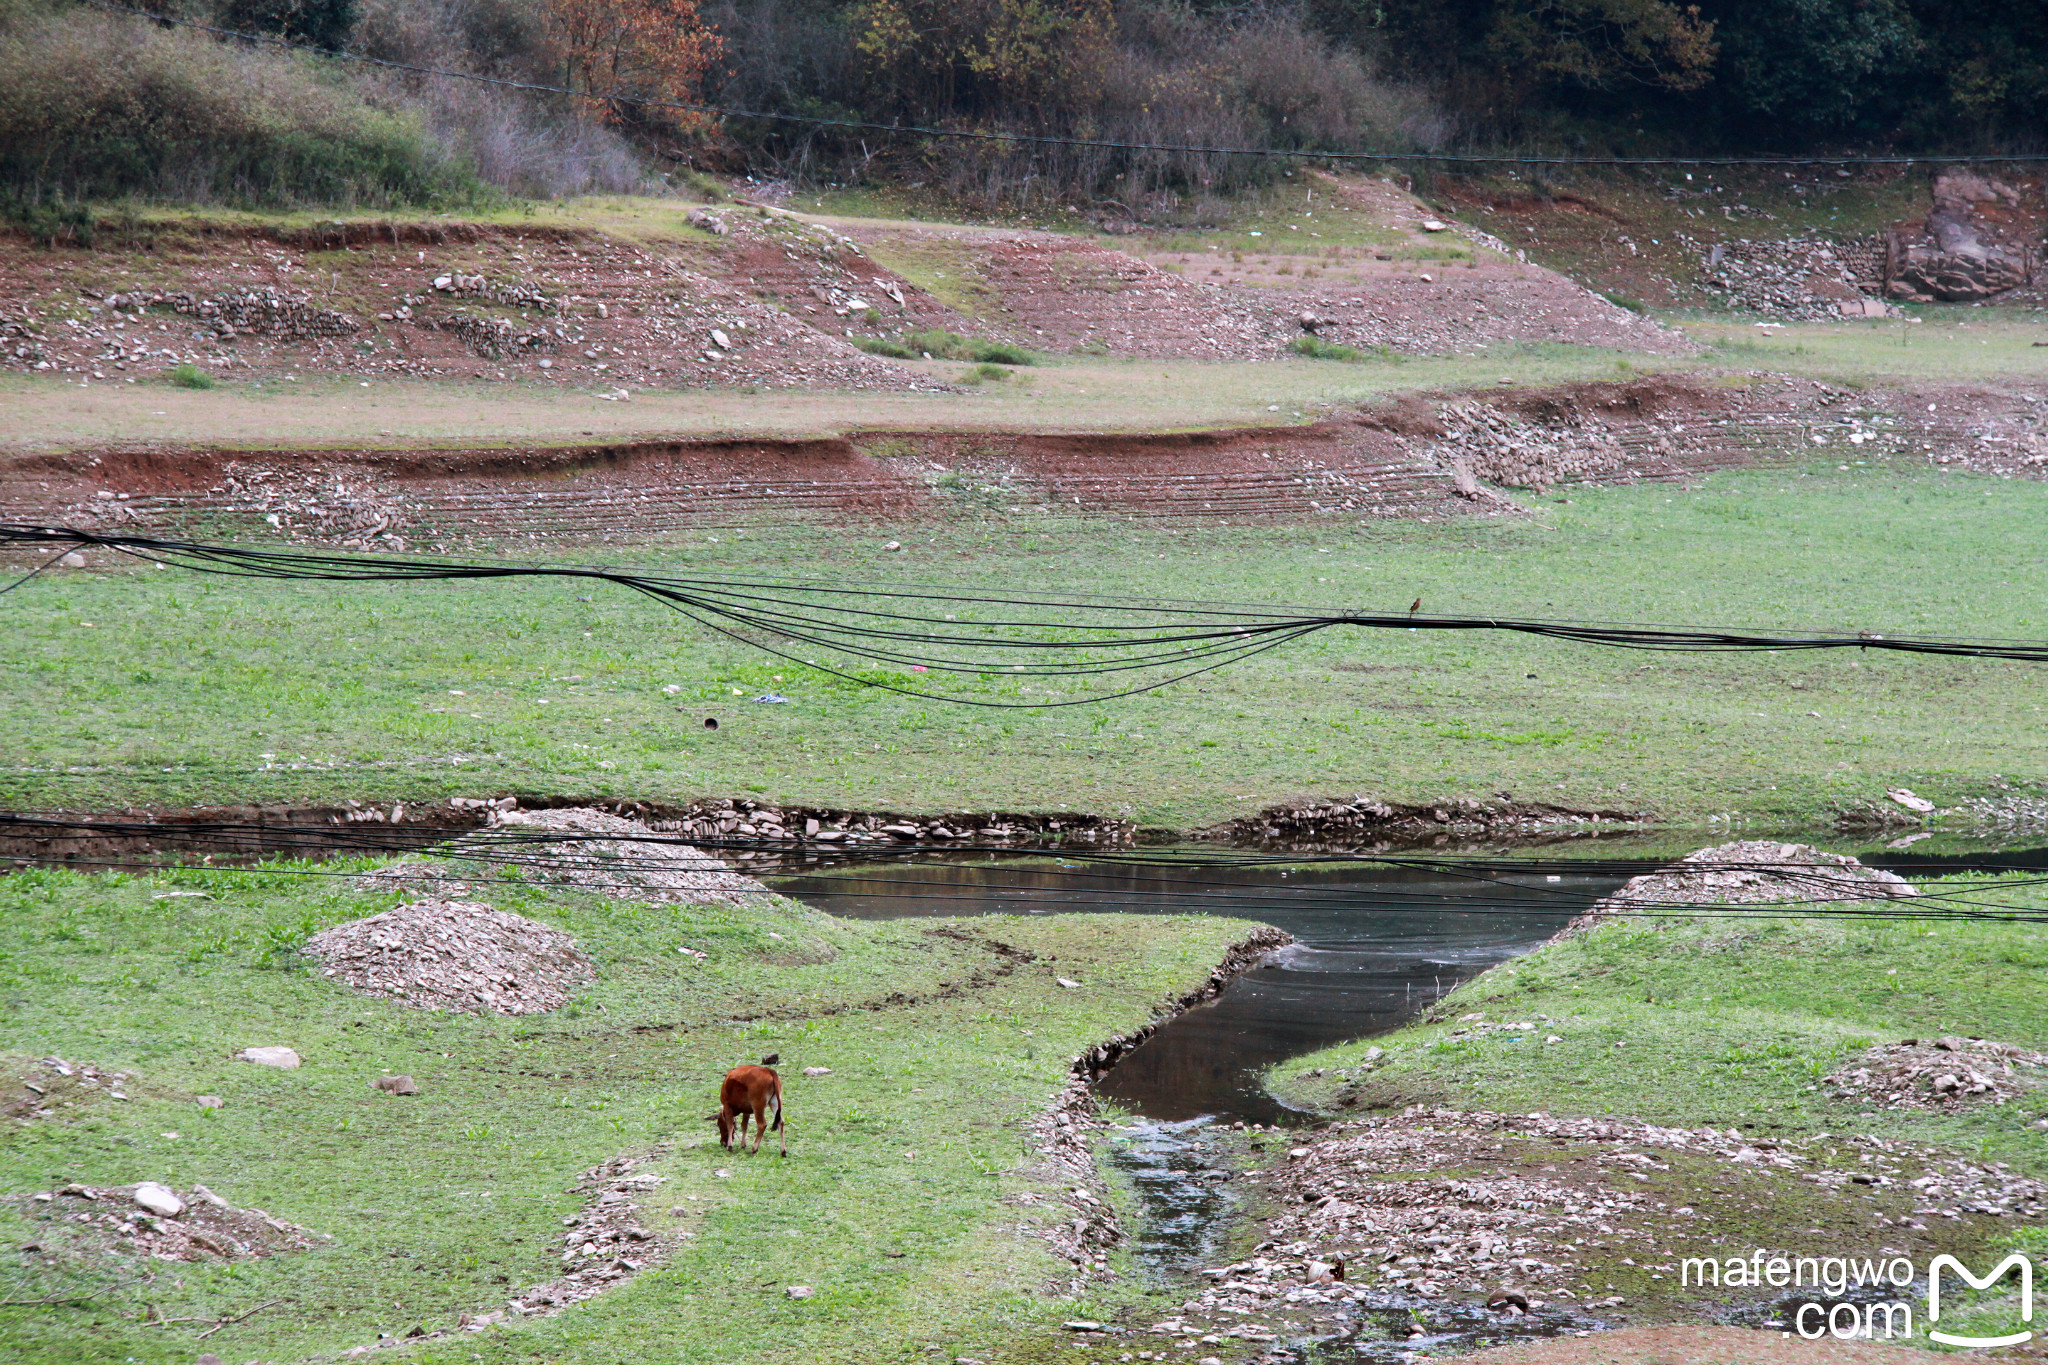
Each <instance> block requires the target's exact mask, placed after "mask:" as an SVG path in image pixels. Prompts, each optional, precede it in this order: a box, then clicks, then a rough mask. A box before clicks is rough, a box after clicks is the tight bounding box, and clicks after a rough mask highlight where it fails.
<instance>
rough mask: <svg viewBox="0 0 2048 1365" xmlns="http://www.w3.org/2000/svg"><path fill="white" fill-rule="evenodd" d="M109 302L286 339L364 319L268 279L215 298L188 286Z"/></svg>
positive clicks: (229, 331) (348, 328) (356, 326)
mask: <svg viewBox="0 0 2048 1365" xmlns="http://www.w3.org/2000/svg"><path fill="white" fill-rule="evenodd" d="M107 306H108V307H110V308H114V309H129V310H131V311H134V312H138V313H139V312H141V311H142V310H143V309H146V308H157V307H168V308H171V309H174V310H176V311H177V312H180V313H185V314H187V315H189V316H191V317H196V318H203V319H205V320H207V321H209V322H211V323H212V324H213V329H214V331H215V333H216V334H218V335H220V336H223V337H231V336H236V335H244V336H267V337H276V338H279V339H280V340H284V341H304V340H307V339H310V338H315V337H344V336H353V335H355V333H357V332H359V331H361V330H362V324H361V323H359V322H357V321H356V320H355V319H354V318H352V317H350V316H349V315H348V314H346V313H337V312H335V311H334V310H333V309H331V308H316V307H314V306H313V301H312V299H311V298H310V297H308V296H306V295H291V294H284V293H280V292H279V291H278V290H277V289H275V288H273V287H270V286H267V285H266V286H265V287H263V288H261V289H255V288H250V289H242V290H235V291H230V292H229V293H225V294H221V295H218V296H215V297H211V298H209V297H203V296H201V295H197V294H194V293H192V292H191V291H190V290H186V289H181V290H178V291H177V292H175V293H163V292H150V293H133V294H110V295H108V296H107Z"/></svg>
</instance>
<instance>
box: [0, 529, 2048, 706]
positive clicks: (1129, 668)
mask: <svg viewBox="0 0 2048 1365" xmlns="http://www.w3.org/2000/svg"><path fill="white" fill-rule="evenodd" d="M10 547H12V548H17V549H24V550H31V551H35V552H39V553H40V552H47V551H48V550H50V549H51V548H53V547H67V548H77V549H87V548H98V549H104V550H111V551H114V552H117V553H119V554H123V555H126V556H129V557H131V558H134V559H136V560H139V561H142V562H147V563H155V564H164V565H170V566H175V567H179V568H184V569H189V570H192V571H195V572H200V573H207V574H216V575H224V576H229V577H245V578H262V579H273V580H285V581H294V582H346V583H380V582H381V583H426V582H451V581H481V580H497V579H572V580H584V581H597V582H604V583H608V584H611V585H613V586H616V587H620V588H624V589H626V590H628V591H630V592H634V593H637V594H639V595H641V596H643V597H646V598H649V599H651V600H653V601H656V602H658V603H660V604H662V605H663V606H665V607H667V608H669V609H670V610H673V611H675V612H677V613H678V614H679V615H681V616H683V617H685V618H686V619H688V620H691V621H693V622H695V623H697V624H698V625H700V626H702V627H704V628H705V629H707V630H709V631H711V632H713V633H715V634H717V635H720V636H722V637H724V638H726V639H729V640H732V641H734V642H735V643H738V644H742V645H745V646H747V647H748V648H752V649H756V650H760V651H762V652H763V653H766V654H769V655H771V656H773V657H775V658H778V659H781V660H783V661H784V662H786V663H789V664H792V665H800V666H803V667H807V668H812V669H816V670H818V671H819V672H822V673H825V674H828V675H831V676H833V677H836V678H839V679H841V680H842V681H846V682H851V683H855V684H857V685H859V686H862V687H870V688H876V689H879V690H882V691H888V692H894V693H898V694H901V695H904V696H911V697H917V698H920V699H923V700H929V701H944V702H950V703H954V704H958V705H964V706H974V707H981V708H988V709H999V710H1040V709H1053V708H1059V707H1067V706H1084V705H1092V704H1097V703H1100V702H1105V701H1112V700H1117V699H1120V698H1124V697H1131V696H1136V695H1139V694H1142V693H1145V692H1151V691H1156V690H1158V689H1160V688H1163V687H1169V686H1172V685H1173V684H1175V683H1179V682H1184V681H1186V680H1188V679H1190V678H1194V677H1198V676H1200V675H1202V674H1204V673H1208V672H1211V671H1214V670H1216V669H1219V668H1223V667H1227V666H1229V665H1231V664H1234V663H1239V662H1242V661H1244V660H1246V659H1250V658H1253V657H1255V656H1257V655H1259V654H1262V653H1265V652H1266V651H1268V650H1272V649H1277V648H1279V647H1281V646H1283V645H1287V644H1291V643H1293V642H1295V641H1297V640H1300V639H1303V638H1305V637H1307V636H1309V635H1313V634H1316V633H1318V632H1321V631H1325V630H1331V629H1335V628H1338V627H1350V628H1356V629H1365V630H1386V631H1408V632H1416V631H1434V632H1445V631H1448V632H1454V633H1472V632H1502V633H1507V634H1515V635H1524V636H1531V637H1535V638H1540V639H1549V640H1557V641H1562V642H1566V643H1573V644H1585V645H1599V646H1605V647H1611V648H1618V649H1631V650H1650V651H1663V652H1682V653H1729V652H1759V651H1772V652H1783V651H1813V650H1840V649H1854V650H1860V651H1868V650H1877V651H1880V652H1888V653H1898V654H1909V655H1943V656H1951V657H1960V658H1973V659H2001V660H2011V661H2018V662H2027V663H2048V641H2039V640H2010V639H1991V638H1967V637H1966V638H1938V637H1921V636H1899V635H1891V634H1881V633H1876V632H1857V633H1853V634H1844V633H1820V632H1796V631H1789V630H1731V629H1724V628H1711V627H1693V626H1668V625H1651V624H1642V623H1631V622H1597V621H1569V620H1540V619H1526V618H1516V617H1506V616H1454V615H1438V614H1423V613H1421V612H1419V611H1411V612H1407V613H1402V612H1399V611H1391V612H1386V611H1380V612H1375V611H1312V610H1305V609H1302V608H1296V607H1286V606H1243V605H1226V604H1215V603H1198V602H1133V601H1128V600H1117V599H1113V598H1102V597H1089V596H1082V595H1071V596H1069V595H1054V594H1048V593H1021V592H993V593H992V592H975V591H969V590H966V589H947V588H941V587H934V586H914V587H913V586H902V585H898V586H886V585H859V584H848V583H846V582H844V581H843V580H833V581H829V582H827V581H822V580H820V581H804V580H770V579H763V578H746V577H737V576H724V577H721V576H715V575H697V576H691V577H681V576H676V575H672V574H656V573H645V572H637V571H632V570H628V569H623V568H618V567H612V566H602V565H575V564H535V563H519V562H485V563H475V562H462V561H457V560H448V559H435V558H427V557H406V558H401V557H394V556H385V555H341V554H333V553H327V552H321V551H312V550H303V549H296V548H287V549H276V548H262V547H253V546H243V545H226V544H208V543H202V542H196V541H186V540H174V539H165V538H160V537H155V536H145V535H141V534H131V533H126V532H115V531H93V530H88V529H84V528H80V527H66V526H41V525H31V524H23V523H0V550H4V549H6V548H10ZM52 562H54V559H52V560H46V561H45V563H44V564H43V565H41V566H39V567H38V568H36V569H34V570H31V571H30V573H29V574H28V575H27V576H26V577H27V578H32V577H34V576H35V575H36V574H37V573H41V572H44V571H46V570H47V568H48V567H49V564H50V563H52ZM21 581H26V578H24V579H23V580H21ZM13 586H14V587H19V586H20V582H17V583H16V584H14V585H13ZM9 590H10V591H11V590H12V589H11V588H10V589H9ZM946 607H953V608H955V609H956V610H954V611H946V610H944V608H946ZM818 651H830V652H833V653H836V654H838V655H840V656H844V657H845V658H846V659H847V660H850V661H851V662H849V663H848V664H847V665H846V666H835V665H834V664H831V663H826V662H822V661H820V660H819V659H817V658H812V657H807V654H809V653H813V652H818ZM857 665H864V666H884V667H890V668H896V669H909V670H913V671H917V672H925V673H935V674H941V675H953V676H955V677H971V678H974V679H976V680H977V681H979V682H981V683H983V684H987V683H989V682H991V681H993V680H994V679H996V678H1004V679H1009V680H1011V681H1016V680H1019V679H1062V680H1067V681H1076V680H1082V681H1085V680H1088V679H1093V678H1111V677H1114V676H1116V675H1124V674H1130V673H1134V672H1145V671H1148V670H1149V671H1150V672H1152V674H1153V676H1150V677H1147V678H1144V679H1142V680H1140V681H1136V682H1134V683H1132V684H1131V685H1129V686H1116V687H1114V690H1105V691H1101V692H1095V693H1091V694H1089V695H1085V696H1078V697H1073V696H1068V697H1056V696H1053V695H1051V694H1050V693H1048V695H1047V696H1046V697H1045V698H1044V699H1042V700H1018V701H1011V700H999V699H994V698H989V697H982V696H967V695H960V694H956V693H948V692H946V691H943V690H936V689H933V688H929V687H925V686H914V685H912V683H913V681H914V680H912V679H907V678H901V677H895V676H891V677H878V676H875V674H874V673H873V672H855V671H853V669H854V667H855V666H857Z"/></svg>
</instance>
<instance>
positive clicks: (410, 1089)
mask: <svg viewBox="0 0 2048 1365" xmlns="http://www.w3.org/2000/svg"><path fill="white" fill-rule="evenodd" d="M370 1088H371V1089H372V1090H382V1091H384V1092H385V1093H386V1094H390V1095H417V1094H419V1093H420V1083H419V1082H418V1081H416V1080H414V1079H413V1078H412V1077H410V1076H379V1077H378V1078H377V1079H376V1080H374V1081H371V1082H370Z"/></svg>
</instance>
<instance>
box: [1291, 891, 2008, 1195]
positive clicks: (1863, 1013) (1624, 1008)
mask: <svg viewBox="0 0 2048 1365" xmlns="http://www.w3.org/2000/svg"><path fill="white" fill-rule="evenodd" d="M1983 880H1984V879H1982V878H1974V879H1971V882H1972V884H1983ZM2002 883H2003V884H2002V885H1999V887H1998V894H1997V895H1996V896H1994V897H1991V899H1995V900H1998V901H2000V902H2002V903H2010V904H2012V905H2015V906H2018V907H2021V908H2023V909H2028V910H2031V911H2033V912H2034V913H2035V914H2041V913H2042V912H2044V911H2048V893H2044V891H2043V889H2042V888H2041V886H2039V885H2038V884H2036V883H2034V882H2033V881H2031V880H2029V879H2022V878H2019V877H2009V878H2005V879H2002ZM1938 884H1939V883H1934V884H1933V885H1938ZM2044 967H2048V923H2043V922H2039V921H2036V922H2034V923H2021V924H1995V923H1987V922H1945V923H1939V924H1924V923H1911V922H1899V923H1895V924H1894V923H1883V922H1872V923H1855V922H1852V921H1844V920H1807V921H1802V920H1796V919H1778V918H1764V917H1761V916H1754V917H1746V916H1744V915H1743V914H1742V913H1739V912H1738V913H1737V914H1736V915H1735V916H1733V917H1718V918H1708V917H1700V918H1695V919H1677V920H1644V919H1632V920H1620V921H1616V922H1615V923H1612V924H1608V925H1604V926H1602V927H1600V928H1598V929H1596V930H1593V931H1591V932H1588V933H1585V934H1582V935H1578V936H1576V937H1573V938H1570V939H1567V940H1565V941H1563V942H1560V943H1552V944H1549V945H1547V946H1545V947H1543V948H1540V949H1538V950H1537V951H1536V952H1534V953H1531V954H1529V955H1528V956H1526V957H1522V958H1519V959H1517V960H1515V961H1514V962H1510V963H1507V964H1504V965H1502V966H1499V967H1496V968H1494V969H1492V970H1491V971H1488V972H1486V973H1484V974H1482V975H1480V976H1478V977H1475V978H1474V979H1473V980H1471V981H1468V982H1466V983H1465V984H1464V985H1463V986H1461V987H1459V988H1458V989H1457V990H1456V991H1454V992H1453V993H1451V994H1450V995H1449V996H1447V997H1445V999H1444V1000H1443V1001H1442V1002H1441V1003H1440V1004H1439V1005H1438V1006H1437V1007H1436V1008H1435V1009H1434V1010H1432V1011H1431V1014H1432V1017H1433V1018H1436V1019H1440V1020H1444V1021H1446V1022H1443V1023H1421V1024H1417V1025H1415V1026H1413V1027H1410V1028H1406V1029H1403V1030H1401V1031H1400V1032H1398V1033H1396V1034H1393V1035H1391V1036H1387V1037H1382V1038H1378V1039H1374V1040H1372V1042H1373V1044H1376V1045H1378V1046H1380V1047H1383V1048H1385V1049H1386V1053H1387V1055H1386V1057H1385V1058H1384V1059H1383V1061H1382V1062H1381V1064H1380V1066H1379V1067H1378V1068H1376V1069H1375V1070H1373V1071H1372V1072H1371V1073H1370V1075H1369V1076H1366V1077H1363V1078H1362V1079H1360V1080H1359V1081H1358V1082H1357V1083H1356V1084H1353V1083H1351V1082H1339V1081H1336V1080H1335V1079H1334V1078H1332V1077H1329V1076H1325V1077H1324V1078H1322V1079H1321V1080H1320V1081H1311V1080H1309V1079H1307V1078H1306V1077H1305V1076H1304V1075H1303V1074H1302V1073H1304V1072H1306V1071H1307V1070H1309V1069H1312V1068H1315V1067H1322V1068H1326V1069H1328V1070H1345V1071H1347V1072H1348V1071H1350V1070H1351V1069H1352V1068H1353V1067H1354V1066H1355V1065H1356V1063H1357V1058H1358V1055H1359V1054H1360V1053H1362V1052H1363V1051H1364V1050H1365V1048H1366V1047H1367V1046H1368V1044H1367V1043H1364V1042H1360V1043H1356V1044H1346V1045H1345V1046H1343V1047H1340V1048H1335V1049H1331V1050H1329V1051H1325V1052H1321V1053H1317V1054H1314V1055H1312V1056H1307V1057H1302V1058H1298V1059H1296V1060H1294V1061H1291V1062H1288V1063H1286V1064H1285V1065H1284V1066H1283V1067H1282V1068H1281V1069H1280V1071H1279V1072H1278V1073H1277V1075H1276V1077H1275V1084H1276V1088H1277V1089H1278V1090H1279V1092H1280V1093H1282V1094H1284V1095H1287V1096H1288V1097H1289V1098H1292V1099H1296V1100H1305V1101H1310V1102H1315V1103H1318V1104H1320V1105H1322V1106H1326V1107H1329V1108H1332V1109H1338V1108H1345V1107H1358V1106H1362V1105H1366V1106H1380V1105H1385V1104H1391V1103H1396V1102H1412V1101H1424V1100H1427V1101H1433V1102H1440V1103H1448V1104H1456V1105H1466V1106H1472V1107H1479V1108H1489V1109H1505V1110H1525V1109H1530V1108H1555V1109H1556V1110H1557V1112H1560V1113H1578V1114H1628V1115H1632V1116H1635V1117H1638V1118H1644V1119H1648V1120H1650V1121H1652V1122H1657V1123H1674V1124H1681V1125H1688V1126H1694V1127H1697V1126H1699V1125H1702V1124H1704V1125H1708V1126H1712V1127H1719V1128H1728V1127H1739V1128H1741V1129H1742V1130H1743V1131H1744V1132H1750V1131H1752V1130H1754V1131H1758V1132H1763V1133H1773V1132H1790V1133H1811V1132H1816V1131H1823V1130H1832V1131H1836V1132H1841V1131H1845V1130H1854V1131H1857V1132H1878V1133H1882V1134H1885V1135H1887V1136H1893V1137H1898V1138H1902V1139H1906V1140H1910V1141H1915V1142H1927V1143H1932V1144H1935V1145H1937V1146H1942V1147H1947V1148H1951V1149H1953V1150H1958V1151H1965V1152H1969V1153H1972V1154H1981V1155H1991V1156H1996V1157H1998V1158H2001V1159H2004V1160H2008V1161H2012V1162H2014V1163H2016V1164H2017V1165H2019V1166H2020V1167H2021V1168H2022V1169H2024V1170H2028V1171H2031V1172H2034V1173H2037V1174H2038V1173H2048V1142H2044V1141H2043V1140H2042V1137H2041V1134H2040V1131H2039V1130H2038V1129H2036V1128H2034V1127H2033V1123H2034V1121H2035V1120H2036V1119H2038V1118H2041V1117H2043V1116H2044V1115H2048V1090H2044V1091H2043V1092H2042V1093H2041V1094H2040V1095H2039V1096H2038V1098H2037V1100H2036V1102H2034V1103H2032V1104H2025V1103H2019V1104H2010V1105H2005V1106H1991V1105H1980V1106H1977V1107H1976V1108H1974V1109H1970V1110H1967V1111H1963V1112H1961V1113H1959V1114H1956V1115H1942V1114H1933V1113H1926V1112H1920V1111H1908V1110H1895V1111H1888V1112H1885V1113H1882V1114H1872V1113H1869V1112H1867V1110H1866V1107H1865V1106H1862V1105H1857V1104H1854V1103H1847V1104H1845V1103H1844V1102H1842V1101H1841V1100H1839V1099H1838V1098H1836V1097H1835V1096H1833V1095H1831V1094H1830V1093H1829V1092H1828V1090H1827V1089H1825V1088H1824V1087H1823V1088H1816V1086H1817V1085H1818V1083H1819V1081H1820V1079H1821V1078H1822V1077H1823V1076H1825V1075H1827V1074H1828V1073H1830V1072H1832V1071H1834V1070H1835V1069H1836V1068H1837V1067H1839V1066H1840V1065H1842V1064H1843V1062H1844V1061H1846V1060H1847V1059H1848V1058H1850V1057H1852V1056H1853V1055H1855V1054H1856V1053H1857V1052H1859V1051H1860V1050H1862V1049H1863V1048H1865V1047H1867V1046H1869V1045H1870V1044H1872V1043H1878V1042H1896V1041H1897V1040H1898V1039H1899V1038H1902V1037H1921V1038H1928V1037H1937V1036H1941V1035H1944V1034H1959V1035H1963V1036H1968V1037H1980V1038H1995V1039H1998V1040H2000V1041H2004V1042H2013V1043H2018V1044H2020V1045H2021V1046H2023V1047H2029V1048H2037V1049H2039V1048H2048V976H2044V974H2043V971H2042V969H2043V968H2044ZM1472 1011H1479V1012H1482V1013H1483V1014H1484V1015H1485V1016H1486V1018H1488V1019H1491V1020H1496V1021H1499V1020H1510V1021H1512V1020H1520V1019H1533V1018H1536V1017H1537V1016H1539V1015H1540V1016H1543V1017H1546V1018H1549V1019H1551V1020H1554V1021H1556V1022H1555V1023H1554V1024H1553V1025H1552V1026H1550V1028H1549V1030H1548V1032H1550V1033H1555V1034H1557V1035H1560V1036H1561V1039H1562V1041H1560V1042H1557V1043H1549V1044H1545V1043H1544V1042H1543V1041H1542V1039H1543V1038H1544V1037H1545V1036H1547V1035H1546V1032H1545V1031H1544V1030H1541V1029H1539V1030H1538V1031H1537V1033H1536V1034H1535V1036H1534V1037H1533V1038H1530V1039H1525V1040H1522V1041H1520V1042H1515V1041H1512V1040H1511V1038H1510V1036H1509V1035H1507V1034H1502V1033H1486V1034H1480V1035H1474V1036H1471V1037H1466V1038H1452V1037H1450V1036H1449V1034H1450V1031H1451V1029H1453V1028H1455V1027H1457V1024H1456V1021H1457V1019H1458V1018H1459V1017H1460V1016H1462V1015H1464V1014H1467V1013H1470V1012H1472ZM2042 1079H2043V1080H2048V1077H2043V1078H2042ZM1347 1087H1348V1091H1347ZM1339 1091H1347V1093H1345V1094H1342V1095H1340V1094H1339ZM1345 1101H1348V1102H1349V1103H1348V1105H1347V1104H1346V1103H1345Z"/></svg>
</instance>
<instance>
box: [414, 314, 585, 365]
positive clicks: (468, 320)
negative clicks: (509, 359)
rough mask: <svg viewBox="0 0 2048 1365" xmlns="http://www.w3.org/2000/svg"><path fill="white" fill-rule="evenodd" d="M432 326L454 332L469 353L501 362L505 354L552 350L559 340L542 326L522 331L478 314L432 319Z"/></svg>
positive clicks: (537, 352) (533, 353) (508, 323)
mask: <svg viewBox="0 0 2048 1365" xmlns="http://www.w3.org/2000/svg"><path fill="white" fill-rule="evenodd" d="M434 325H435V326H436V327H438V328H440V329H441V330H442V331H444V332H452V333H454V334H455V336H456V338H457V339H458V340H460V341H461V342H462V344H463V345H464V346H466V347H468V348H469V350H470V351H471V353H472V354H475V355H478V356H481V357H483V358H484V359H485V360H503V359H504V358H505V357H506V356H508V355H510V356H515V357H516V356H521V355H538V354H539V353H541V352H542V351H552V350H554V349H555V348H556V347H558V346H559V345H560V344H561V340H562V339H561V338H560V337H559V336H557V335H555V334H554V333H553V332H550V331H548V330H547V329H546V328H545V327H536V328H532V329H529V330H526V331H522V330H520V329H519V328H517V327H514V326H513V325H512V322H511V320H510V319H509V318H493V317H486V316H484V315H483V314H481V313H470V312H456V313H450V314H448V315H446V316H444V317H439V318H436V319H435V320H434Z"/></svg>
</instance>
